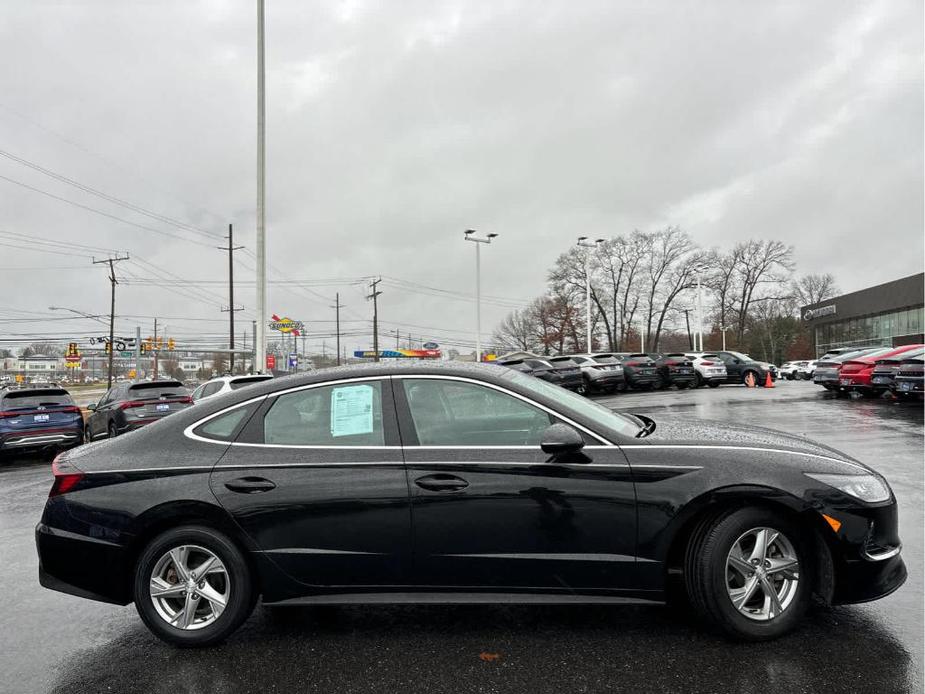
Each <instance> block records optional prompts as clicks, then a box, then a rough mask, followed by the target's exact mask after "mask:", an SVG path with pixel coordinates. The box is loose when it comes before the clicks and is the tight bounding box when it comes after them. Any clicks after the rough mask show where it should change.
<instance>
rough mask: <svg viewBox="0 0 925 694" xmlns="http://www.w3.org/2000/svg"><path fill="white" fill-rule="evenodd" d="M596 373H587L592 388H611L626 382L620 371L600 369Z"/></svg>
mask: <svg viewBox="0 0 925 694" xmlns="http://www.w3.org/2000/svg"><path fill="white" fill-rule="evenodd" d="M598 374H599V375H591V374H587V378H588V383H589V384H590V386H591V387H592V388H612V387H613V386H622V385H625V384H626V378H625V377H624V376H623V372H622V371H600V372H598Z"/></svg>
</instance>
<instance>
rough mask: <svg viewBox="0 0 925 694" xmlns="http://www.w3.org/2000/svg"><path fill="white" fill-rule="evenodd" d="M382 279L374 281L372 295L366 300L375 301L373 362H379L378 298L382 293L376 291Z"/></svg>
mask: <svg viewBox="0 0 925 694" xmlns="http://www.w3.org/2000/svg"><path fill="white" fill-rule="evenodd" d="M381 281H382V278H381V277H380V278H379V279H375V280H373V281H372V283H371V284H372V293H371V294H370V295H369V296H367V297H366V300H367V301H369V300H370V299H372V300H373V361H379V302H378V298H379V295H380V294H382V292H380V291H378V290H377V289H376V287H377V286H379V283H380V282H381Z"/></svg>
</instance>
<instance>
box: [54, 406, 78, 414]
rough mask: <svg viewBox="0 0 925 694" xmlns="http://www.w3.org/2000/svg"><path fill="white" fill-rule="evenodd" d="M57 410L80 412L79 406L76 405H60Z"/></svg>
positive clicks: (72, 412)
mask: <svg viewBox="0 0 925 694" xmlns="http://www.w3.org/2000/svg"><path fill="white" fill-rule="evenodd" d="M58 412H67V413H70V414H80V408H79V407H77V405H68V406H67V407H62V408H61V409H60V410H58Z"/></svg>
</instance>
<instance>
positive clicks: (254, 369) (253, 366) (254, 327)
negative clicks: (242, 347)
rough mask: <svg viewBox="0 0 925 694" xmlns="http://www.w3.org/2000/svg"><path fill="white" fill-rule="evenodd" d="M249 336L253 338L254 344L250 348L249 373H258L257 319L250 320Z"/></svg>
mask: <svg viewBox="0 0 925 694" xmlns="http://www.w3.org/2000/svg"><path fill="white" fill-rule="evenodd" d="M251 336H252V337H253V338H254V344H253V347H252V348H251V375H253V374H255V373H260V372H259V371H258V370H257V321H255V320H253V321H251Z"/></svg>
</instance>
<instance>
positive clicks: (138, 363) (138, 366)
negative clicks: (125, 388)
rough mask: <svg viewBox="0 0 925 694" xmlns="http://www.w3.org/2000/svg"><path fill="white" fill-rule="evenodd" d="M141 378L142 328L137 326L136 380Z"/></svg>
mask: <svg viewBox="0 0 925 694" xmlns="http://www.w3.org/2000/svg"><path fill="white" fill-rule="evenodd" d="M140 378H141V326H140V325H136V326H135V379H134V380H136V381H138V380H140Z"/></svg>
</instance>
